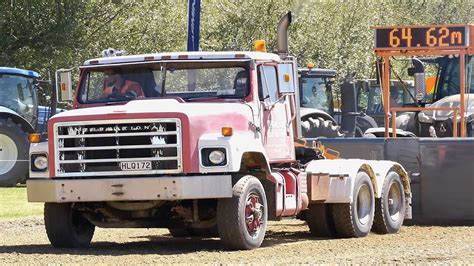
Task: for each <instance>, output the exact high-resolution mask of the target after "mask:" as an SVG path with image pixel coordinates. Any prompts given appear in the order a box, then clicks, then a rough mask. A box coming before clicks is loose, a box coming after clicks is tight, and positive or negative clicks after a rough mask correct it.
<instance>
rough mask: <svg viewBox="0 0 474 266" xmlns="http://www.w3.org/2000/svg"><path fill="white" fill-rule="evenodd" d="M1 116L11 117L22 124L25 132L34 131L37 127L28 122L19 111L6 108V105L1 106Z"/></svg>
mask: <svg viewBox="0 0 474 266" xmlns="http://www.w3.org/2000/svg"><path fill="white" fill-rule="evenodd" d="M0 117H4V118H7V119H8V118H11V119H12V121H13V122H15V123H16V124H19V125H21V128H22V129H23V130H24V131H25V132H30V133H31V132H34V131H35V129H34V128H33V126H32V125H31V124H30V123H29V122H28V121H26V120H25V119H24V118H23V117H21V116H20V115H19V114H18V113H17V112H15V111H13V110H11V109H9V108H6V107H4V106H0Z"/></svg>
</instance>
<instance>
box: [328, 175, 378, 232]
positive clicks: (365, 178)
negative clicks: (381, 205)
mask: <svg viewBox="0 0 474 266" xmlns="http://www.w3.org/2000/svg"><path fill="white" fill-rule="evenodd" d="M352 193H353V199H352V203H342V204H331V210H332V217H333V221H334V228H335V231H336V235H337V236H338V237H364V236H366V235H367V234H368V233H369V232H370V229H371V228H372V224H373V222H374V211H375V198H374V189H373V186H372V183H371V181H370V177H369V175H367V173H365V172H359V173H358V174H357V177H356V180H355V184H354V190H353V192H352Z"/></svg>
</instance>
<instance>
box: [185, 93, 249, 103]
mask: <svg viewBox="0 0 474 266" xmlns="http://www.w3.org/2000/svg"><path fill="white" fill-rule="evenodd" d="M241 98H242V97H240V96H237V95H225V94H223V95H213V96H204V97H190V98H184V100H185V101H186V102H188V101H189V102H192V101H195V100H200V99H202V100H207V99H241Z"/></svg>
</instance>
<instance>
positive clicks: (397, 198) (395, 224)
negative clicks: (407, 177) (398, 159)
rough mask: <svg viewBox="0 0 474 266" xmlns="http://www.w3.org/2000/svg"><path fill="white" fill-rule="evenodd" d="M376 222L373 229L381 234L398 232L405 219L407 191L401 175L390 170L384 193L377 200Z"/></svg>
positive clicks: (384, 185)
mask: <svg viewBox="0 0 474 266" xmlns="http://www.w3.org/2000/svg"><path fill="white" fill-rule="evenodd" d="M375 203H376V204H375V222H374V225H373V228H372V231H374V232H375V233H379V234H393V233H397V232H398V231H399V230H400V228H401V226H402V224H403V220H404V219H405V209H406V204H405V192H404V190H403V184H402V181H401V179H400V175H398V174H397V173H395V172H389V173H388V175H387V177H386V178H385V181H384V184H383V188H382V195H381V197H380V199H376V201H375Z"/></svg>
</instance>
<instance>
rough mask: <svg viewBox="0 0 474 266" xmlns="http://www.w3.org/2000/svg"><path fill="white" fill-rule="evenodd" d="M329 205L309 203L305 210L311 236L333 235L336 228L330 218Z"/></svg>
mask: <svg viewBox="0 0 474 266" xmlns="http://www.w3.org/2000/svg"><path fill="white" fill-rule="evenodd" d="M332 218H333V217H332V213H331V206H330V205H329V204H324V203H316V204H310V205H309V207H308V210H307V212H306V222H307V223H308V226H309V230H310V232H311V235H312V236H316V237H334V236H336V229H335V227H334V221H333V220H332Z"/></svg>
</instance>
